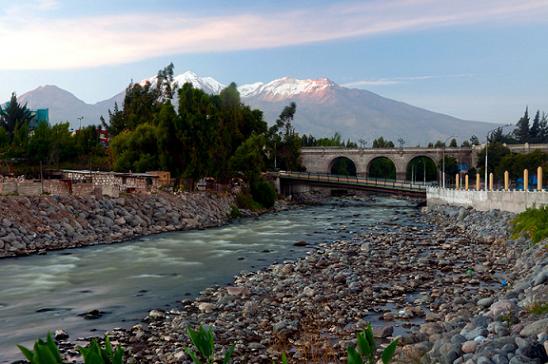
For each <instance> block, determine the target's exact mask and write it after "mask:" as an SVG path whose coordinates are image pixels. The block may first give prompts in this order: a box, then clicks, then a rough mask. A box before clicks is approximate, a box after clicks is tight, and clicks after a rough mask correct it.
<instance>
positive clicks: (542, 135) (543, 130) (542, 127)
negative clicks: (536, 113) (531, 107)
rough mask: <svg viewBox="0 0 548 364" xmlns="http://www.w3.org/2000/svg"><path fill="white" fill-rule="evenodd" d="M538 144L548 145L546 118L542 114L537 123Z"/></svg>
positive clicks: (547, 121) (547, 122) (547, 119)
mask: <svg viewBox="0 0 548 364" xmlns="http://www.w3.org/2000/svg"><path fill="white" fill-rule="evenodd" d="M539 140H540V143H548V116H547V115H546V114H545V113H544V112H543V113H542V117H541V118H540V123H539Z"/></svg>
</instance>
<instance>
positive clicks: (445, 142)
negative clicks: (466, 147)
mask: <svg viewBox="0 0 548 364" xmlns="http://www.w3.org/2000/svg"><path fill="white" fill-rule="evenodd" d="M451 138H456V137H455V136H454V135H451V136H450V137H448V138H447V139H445V141H444V142H443V149H442V154H441V155H442V157H441V165H442V167H441V169H442V172H441V178H442V180H441V187H442V188H445V145H446V144H447V141H448V140H449V139H451Z"/></svg>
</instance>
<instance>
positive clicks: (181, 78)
mask: <svg viewBox="0 0 548 364" xmlns="http://www.w3.org/2000/svg"><path fill="white" fill-rule="evenodd" d="M146 82H150V84H151V85H153V86H154V85H156V82H157V77H156V76H154V77H150V78H147V79H144V80H142V81H141V82H139V84H141V85H144V84H145V83H146ZM185 83H190V84H192V86H193V87H195V88H199V89H200V90H202V91H204V92H206V93H208V94H219V93H220V92H221V90H222V89H224V88H225V87H226V86H225V85H223V84H222V83H220V82H219V81H217V80H216V79H214V78H213V77H200V76H198V75H197V74H196V73H194V72H192V71H186V72H184V73H181V74H180V75H177V76H174V77H173V85H175V84H177V87H182V86H183V85H184V84H185Z"/></svg>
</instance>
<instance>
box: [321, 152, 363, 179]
mask: <svg viewBox="0 0 548 364" xmlns="http://www.w3.org/2000/svg"><path fill="white" fill-rule="evenodd" d="M357 172H358V168H357V164H356V162H354V161H353V160H352V159H351V158H348V157H346V156H338V157H335V158H333V159H332V160H331V162H329V171H328V173H331V174H338V175H344V176H356V175H357Z"/></svg>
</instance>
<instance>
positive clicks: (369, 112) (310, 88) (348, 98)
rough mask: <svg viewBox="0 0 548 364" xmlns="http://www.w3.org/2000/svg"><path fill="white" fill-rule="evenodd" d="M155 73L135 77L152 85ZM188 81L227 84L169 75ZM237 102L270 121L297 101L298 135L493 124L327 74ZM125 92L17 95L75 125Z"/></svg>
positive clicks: (432, 135) (252, 89) (49, 88)
mask: <svg viewBox="0 0 548 364" xmlns="http://www.w3.org/2000/svg"><path fill="white" fill-rule="evenodd" d="M155 80H156V77H150V78H147V79H144V80H142V81H140V82H139V83H141V84H144V82H151V83H153V84H154V83H155ZM186 82H190V83H191V84H192V85H193V86H194V87H196V88H200V89H202V90H203V91H204V92H206V93H209V94H219V93H220V92H221V90H222V89H223V88H225V87H226V85H224V84H223V83H221V82H219V81H217V80H215V79H214V78H213V77H200V76H198V75H197V74H195V73H194V72H192V71H186V72H184V73H182V74H179V75H176V76H175V77H174V84H177V86H178V87H180V86H182V85H183V84H184V83H186ZM238 90H239V91H240V95H241V98H242V102H243V103H245V104H248V105H249V106H251V107H254V108H259V109H261V110H262V111H263V112H264V115H265V119H266V120H267V121H268V122H269V123H270V124H271V123H273V122H274V121H275V120H276V118H277V116H278V115H279V113H280V112H281V111H282V110H283V108H284V107H285V106H286V105H287V104H289V103H290V102H296V103H297V114H296V115H295V122H294V125H295V127H296V129H297V131H299V132H300V133H305V134H312V135H315V136H317V137H322V136H331V135H333V134H334V133H335V132H339V133H340V134H341V135H343V137H344V138H352V139H358V138H363V139H366V140H372V139H374V138H376V137H379V136H383V137H385V138H390V139H393V140H395V139H398V138H400V137H401V138H404V139H405V140H406V143H408V145H409V144H416V143H427V142H430V141H435V140H438V139H445V138H447V137H448V136H455V137H457V138H458V139H460V140H463V139H468V138H469V137H470V136H471V135H478V136H480V137H481V136H482V135H484V134H485V133H486V132H487V131H488V130H490V129H492V128H493V127H494V126H495V125H496V124H492V123H486V122H477V121H469V120H462V119H459V118H456V117H453V116H450V115H446V114H443V113H439V112H434V111H429V110H427V109H423V108H420V107H416V106H413V105H410V104H407V103H405V102H401V101H397V100H392V99H389V98H385V97H383V96H380V95H378V94H375V93H373V92H371V91H367V90H363V89H355V88H347V87H344V86H341V85H339V84H337V83H335V82H334V81H332V80H330V79H328V78H318V79H306V80H301V79H297V78H292V77H282V78H279V79H275V80H272V81H270V82H267V83H263V82H256V83H251V84H244V85H241V86H239V87H238ZM124 95H125V90H124V91H121V92H119V93H118V94H116V95H114V96H113V97H111V98H108V99H106V100H102V101H99V102H97V103H95V104H87V103H85V102H84V101H82V100H80V99H78V98H77V97H76V96H75V95H74V94H72V93H70V92H69V91H66V90H63V89H61V88H59V87H57V86H54V85H45V86H40V87H38V88H36V89H35V90H31V91H29V92H26V93H24V94H23V95H21V96H20V97H19V99H20V100H21V101H22V102H23V103H25V102H26V103H27V104H28V106H29V107H30V108H42V107H48V108H49V109H50V120H51V121H53V122H58V121H64V120H68V121H69V122H71V125H72V126H73V127H78V126H79V122H78V121H77V120H78V118H79V117H82V116H83V117H84V119H83V120H84V122H83V125H87V124H97V123H99V117H100V116H101V115H103V116H104V117H105V119H108V110H109V109H112V108H113V107H114V104H115V103H118V105H119V106H120V107H121V106H122V104H123V99H124Z"/></svg>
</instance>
